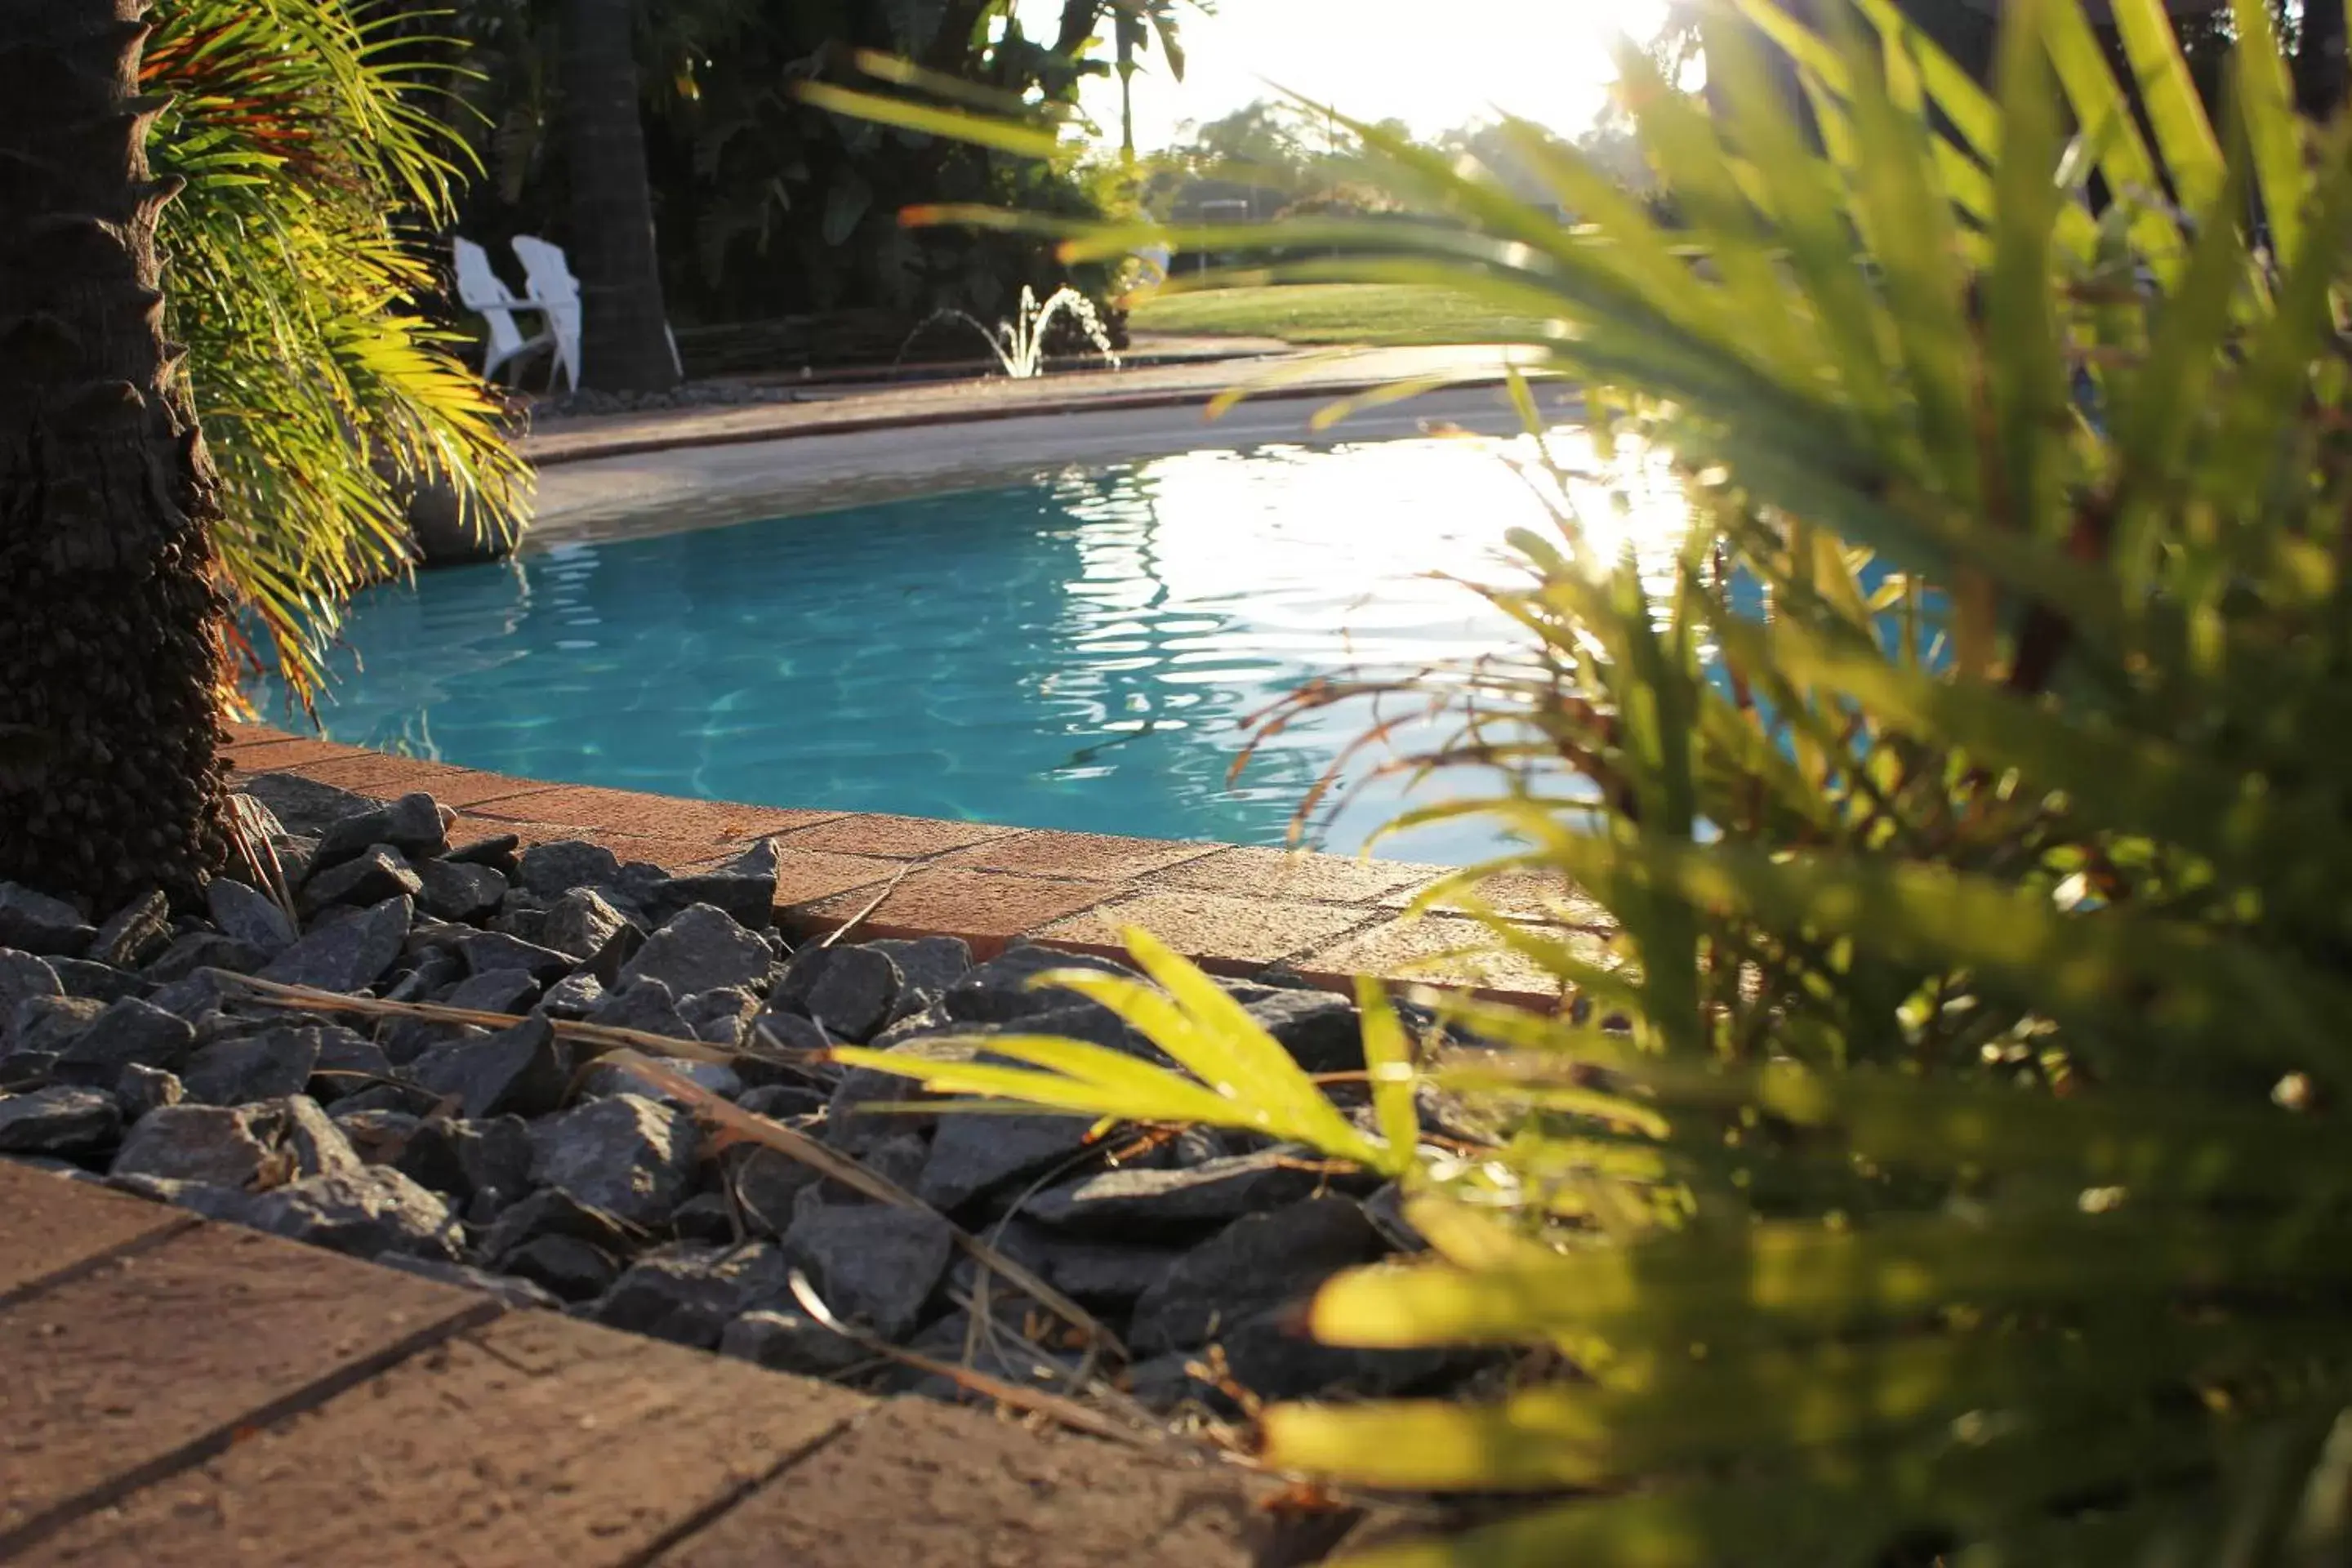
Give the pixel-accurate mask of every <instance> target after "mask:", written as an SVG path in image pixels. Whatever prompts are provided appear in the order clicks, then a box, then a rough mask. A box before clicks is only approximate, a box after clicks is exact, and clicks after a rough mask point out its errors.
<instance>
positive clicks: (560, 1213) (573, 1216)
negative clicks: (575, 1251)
mask: <svg viewBox="0 0 2352 1568" xmlns="http://www.w3.org/2000/svg"><path fill="white" fill-rule="evenodd" d="M641 1236H642V1232H640V1231H638V1230H637V1229H636V1228H635V1227H634V1226H627V1225H624V1224H623V1223H622V1222H621V1220H620V1219H619V1218H618V1217H616V1216H615V1215H610V1214H607V1213H605V1212H604V1210H603V1209H600V1208H596V1207H593V1206H592V1205H588V1204H583V1203H582V1202H581V1201H580V1200H579V1199H578V1198H575V1197H573V1196H572V1194H569V1193H567V1192H564V1191H562V1190H561V1189H560V1188H555V1187H547V1188H542V1189H541V1191H539V1192H535V1193H533V1194H530V1196H529V1197H527V1198H524V1199H523V1200H522V1201H521V1202H520V1203H518V1204H516V1205H513V1206H512V1207H511V1208H509V1209H508V1210H507V1211H506V1212H505V1213H504V1214H502V1215H499V1217H498V1219H497V1220H496V1221H495V1222H494V1223H493V1224H492V1225H491V1226H490V1228H489V1231H488V1234H487V1235H486V1236H484V1237H483V1238H482V1245H481V1247H480V1249H479V1250H480V1252H481V1255H482V1256H483V1257H484V1258H488V1259H489V1260H490V1261H491V1262H492V1263H494V1264H495V1265H496V1266H497V1267H499V1268H503V1269H507V1270H508V1271H509V1272H519V1271H518V1270H515V1269H513V1268H511V1266H510V1263H509V1259H510V1258H511V1257H512V1255H513V1254H514V1253H516V1252H518V1251H520V1249H521V1248H523V1247H527V1246H529V1245H530V1244H531V1243H532V1242H535V1241H541V1240H544V1239H546V1238H548V1237H564V1238H565V1239H567V1240H571V1241H577V1242H581V1243H583V1244H585V1245H586V1246H589V1247H593V1248H595V1249H596V1250H597V1251H599V1252H602V1253H606V1254H610V1255H613V1256H618V1255H620V1254H622V1253H625V1252H627V1251H630V1250H632V1249H633V1248H634V1247H635V1246H636V1244H637V1243H638V1241H639V1239H640V1237H641ZM608 1277H609V1276H608ZM532 1278H534V1279H537V1278H538V1276H536V1275H533V1276H532ZM541 1283H545V1281H543V1280H542V1281H541ZM550 1289H553V1287H550ZM599 1289H602V1287H601V1286H600V1287H599ZM558 1293H559V1294H562V1292H560V1291H559V1292H558Z"/></svg>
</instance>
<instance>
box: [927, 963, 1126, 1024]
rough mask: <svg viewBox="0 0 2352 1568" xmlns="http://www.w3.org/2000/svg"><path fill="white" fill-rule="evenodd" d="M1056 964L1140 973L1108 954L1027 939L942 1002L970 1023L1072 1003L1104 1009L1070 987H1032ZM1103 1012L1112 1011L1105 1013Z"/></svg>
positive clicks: (956, 1016)
mask: <svg viewBox="0 0 2352 1568" xmlns="http://www.w3.org/2000/svg"><path fill="white" fill-rule="evenodd" d="M1055 969H1092V970H1097V971H1099V972H1101V973H1105V974H1126V975H1132V974H1133V973H1135V972H1134V971H1133V970H1131V969H1129V967H1128V966H1127V965H1125V964H1123V963H1114V962H1113V961H1111V960H1110V959H1108V958H1097V957H1094V956H1093V955H1091V954H1088V953H1079V952H1057V951H1055V949H1053V948H1049V947H1034V946H1029V945H1025V944H1024V945H1022V946H1018V947H1009V948H1007V949H1005V950H1004V952H1002V953H1000V954H998V955H997V956H996V957H994V958H992V959H991V960H989V961H988V962H987V963H983V964H981V965H980V966H978V967H977V968H975V969H973V970H972V971H971V973H968V974H966V975H964V976H963V978H962V979H961V980H959V981H957V982H956V983H955V984H953V985H950V986H949V987H948V989H947V993H946V994H945V995H943V996H941V997H940V1005H941V1006H943V1007H945V1008H946V1009H947V1013H948V1016H950V1017H951V1018H953V1019H955V1020H956V1021H957V1022H959V1023H965V1024H1010V1023H1013V1022H1014V1021H1015V1020H1018V1019H1025V1018H1028V1017H1030V1016H1034V1015H1035V1014H1038V1013H1049V1012H1055V1011H1059V1010H1064V1009H1068V1008H1072V1007H1079V1008H1086V1009H1089V1010H1092V1011H1096V1012H1101V1011H1102V1010H1101V1009H1100V1008H1097V1007H1095V1005H1094V1004H1093V1003H1091V1002H1087V1001H1084V1000H1082V999H1081V998H1080V997H1078V996H1077V995H1076V994H1073V993H1071V992H1067V991H1059V990H1055V989H1053V988H1052V987H1041V988H1039V989H1036V990H1032V989H1030V986H1029V983H1030V982H1031V981H1032V980H1033V979H1034V978H1035V977H1036V976H1038V975H1040V974H1043V973H1047V972H1048V971H1051V970H1055ZM1104 1016H1106V1017H1108V1016H1109V1015H1108V1013H1105V1014H1104Z"/></svg>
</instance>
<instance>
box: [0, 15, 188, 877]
mask: <svg viewBox="0 0 2352 1568" xmlns="http://www.w3.org/2000/svg"><path fill="white" fill-rule="evenodd" d="M144 10H145V6H144V5H143V4H142V0H0V213H5V214H6V215H7V221H6V226H5V229H0V878H5V879H15V880H18V881H23V882H27V883H30V884H31V885H33V886H34V887H35V888H37V889H46V890H47V891H50V892H52V893H56V894H60V895H64V896H68V897H71V898H74V899H76V900H79V901H81V902H82V903H83V904H84V905H85V907H86V908H88V909H89V910H93V911H100V912H102V911H103V909H104V907H105V906H109V905H111V904H113V903H115V902H117V901H119V900H122V899H124V898H126V897H127V896H129V895H131V894H132V893H135V892H137V891H139V890H141V889H145V888H149V887H153V886H162V887H165V888H169V889H174V890H176V891H187V890H192V889H194V886H195V884H196V882H197V880H198V879H201V878H202V877H204V876H205V875H206V874H207V873H208V872H209V871H210V870H211V869H212V868H213V867H214V866H215V864H217V863H218V861H219V859H220V857H221V855H222V852H223V845H224V837H223V826H222V820H221V803H220V767H219V763H218V762H217V760H216V756H215V747H216V744H217V742H218V738H219V713H220V703H221V700H222V695H223V692H222V688H223V684H224V679H225V673H226V670H225V663H224V650H223V643H222V635H223V630H224V627H225V625H226V608H227V599H226V595H225V594H224V592H223V584H222V581H221V576H220V567H219V560H218V557H217V556H216V555H215V552H214V547H213V541H212V529H213V525H214V523H215V521H216V520H217V518H218V517H219V498H218V493H217V491H216V489H215V485H214V481H213V474H212V470H211V465H210V463H209V461H208V459H207V458H206V457H205V449H204V441H203V437H202V435H201V434H200V432H199V430H198V427H197V424H196V418H195V414H194V408H193V407H192V405H191V404H190V402H189V400H188V397H187V395H186V390H185V384H184V383H183V382H182V381H181V380H180V378H179V376H178V374H177V368H176V362H177V355H178V353H179V351H178V349H177V348H176V347H175V346H174V345H172V344H170V343H167V342H165V340H164V335H163V323H164V313H163V293H162V289H161V286H162V281H163V279H162V268H161V266H160V263H159V261H158V258H157V253H156V244H155V231H156V224H157V221H158V219H159V217H160V216H161V215H162V213H163V208H164V206H165V205H166V204H167V203H168V202H169V201H170V200H171V199H172V198H173V195H176V194H177V193H178V190H179V182H178V181H177V180H175V179H161V180H159V179H155V178H152V177H151V174H150V171H149V168H148V163H147V154H146V138H147V128H148V122H149V119H150V117H151V116H152V114H153V113H154V110H155V106H154V104H153V102H152V100H147V99H144V98H142V96H141V94H140V90H139V64H140V54H141V46H142V43H143V41H144V39H145V37H146V35H147V27H146V25H145V24H144V23H143V22H142V20H141V16H142V13H143V11H144Z"/></svg>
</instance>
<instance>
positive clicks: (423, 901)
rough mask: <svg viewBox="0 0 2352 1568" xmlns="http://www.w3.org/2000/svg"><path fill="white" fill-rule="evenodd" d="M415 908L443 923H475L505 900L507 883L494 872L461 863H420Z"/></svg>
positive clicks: (415, 868) (436, 861)
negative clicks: (436, 917) (501, 900)
mask: <svg viewBox="0 0 2352 1568" xmlns="http://www.w3.org/2000/svg"><path fill="white" fill-rule="evenodd" d="M413 869H414V870H415V872H416V881H417V886H418V889H419V891H418V893H417V895H416V902H417V907H419V908H420V909H422V910H425V913H427V914H429V915H436V916H438V917H439V918H440V919H442V920H445V921H478V920H481V919H482V918H484V917H485V916H487V915H488V914H490V913H491V912H492V911H493V910H496V909H497V908H498V907H499V900H500V899H503V898H505V897H506V896H507V879H506V878H505V877H504V876H503V875H502V874H501V873H499V871H498V870H497V869H496V868H492V867H488V866H477V865H475V864H473V863H472V862H470V861H465V860H420V861H418V862H416V863H415V867H414V868H413Z"/></svg>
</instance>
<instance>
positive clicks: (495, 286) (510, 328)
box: [453, 238, 555, 381]
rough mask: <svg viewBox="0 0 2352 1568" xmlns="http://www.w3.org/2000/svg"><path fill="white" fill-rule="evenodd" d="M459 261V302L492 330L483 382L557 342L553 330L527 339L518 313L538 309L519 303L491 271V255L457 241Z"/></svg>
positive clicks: (526, 302)
mask: <svg viewBox="0 0 2352 1568" xmlns="http://www.w3.org/2000/svg"><path fill="white" fill-rule="evenodd" d="M453 248H454V250H455V251H456V254H457V299H458V300H459V301H460V302H461V303H463V304H464V305H465V307H466V309H467V310H471V311H473V312H474V313H475V314H477V315H478V316H480V317H481V318H482V320H483V321H484V322H485V323H487V324H488V328H489V342H488V345H487V346H486V347H485V348H484V349H483V351H482V379H483V380H484V381H496V380H497V379H498V375H499V371H501V370H503V369H505V368H506V367H507V366H508V365H509V364H511V363H514V362H515V361H516V360H519V359H520V358H522V357H523V356H524V355H525V354H529V353H534V352H535V351H537V350H540V349H543V348H546V347H548V346H550V345H551V344H552V343H553V342H555V337H554V334H553V333H552V332H551V331H541V332H539V333H537V334H535V335H534V336H531V337H528V338H526V337H524V336H523V335H522V329H521V328H520V327H519V326H517V325H516V324H515V312H516V311H518V310H536V309H538V307H537V306H535V305H534V304H533V303H532V302H531V301H530V300H518V299H516V298H515V295H514V290H512V289H509V288H508V287H507V286H506V282H505V280H504V279H501V278H500V277H499V275H498V273H496V272H495V271H493V270H492V269H491V268H490V253H489V252H488V251H487V250H484V249H483V248H482V247H480V246H478V245H476V244H475V243H474V242H473V241H472V240H470V239H465V238H459V239H457V240H455V241H454V242H453Z"/></svg>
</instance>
